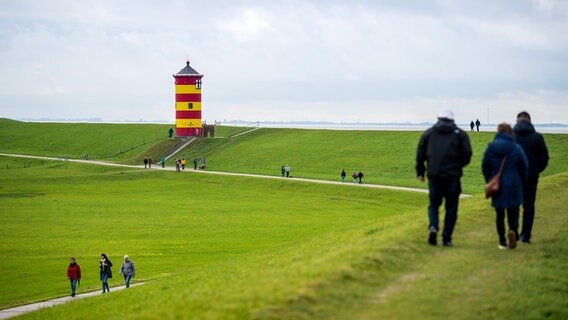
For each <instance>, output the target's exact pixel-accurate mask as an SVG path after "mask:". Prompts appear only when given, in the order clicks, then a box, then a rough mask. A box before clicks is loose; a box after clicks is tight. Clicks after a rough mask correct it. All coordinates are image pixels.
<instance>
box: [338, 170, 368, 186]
mask: <svg viewBox="0 0 568 320" xmlns="http://www.w3.org/2000/svg"><path fill="white" fill-rule="evenodd" d="M364 176H365V175H364V174H363V171H361V170H359V171H353V174H352V175H351V178H352V179H353V183H354V184H357V183H359V184H363V177H364ZM340 177H341V182H345V179H346V178H347V173H346V172H345V169H343V170H341V174H340Z"/></svg>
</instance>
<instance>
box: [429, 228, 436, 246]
mask: <svg viewBox="0 0 568 320" xmlns="http://www.w3.org/2000/svg"><path fill="white" fill-rule="evenodd" d="M436 237H437V233H436V229H434V228H430V234H429V235H428V243H429V244H431V245H433V246H435V245H437V244H438V240H437V239H436Z"/></svg>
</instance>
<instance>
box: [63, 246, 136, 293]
mask: <svg viewBox="0 0 568 320" xmlns="http://www.w3.org/2000/svg"><path fill="white" fill-rule="evenodd" d="M111 268H112V262H111V261H110V259H109V258H108V257H107V255H106V254H104V253H102V254H101V260H100V261H99V274H100V279H101V283H102V287H103V293H105V292H110V288H109V285H108V279H110V278H112V269H111ZM119 274H120V275H122V276H123V277H124V284H125V286H126V288H129V287H130V280H132V278H134V276H135V275H136V269H135V268H134V262H132V260H130V257H128V255H125V256H124V260H123V261H122V265H121V266H120V269H119ZM67 278H68V279H69V281H70V283H71V297H75V292H76V290H77V285H79V284H80V282H81V267H80V266H79V264H78V263H77V261H76V260H75V258H73V257H72V258H71V259H70V263H69V266H68V267H67Z"/></svg>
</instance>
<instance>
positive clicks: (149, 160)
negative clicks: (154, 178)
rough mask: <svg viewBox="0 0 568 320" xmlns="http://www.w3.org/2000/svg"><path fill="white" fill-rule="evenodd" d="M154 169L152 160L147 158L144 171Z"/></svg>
mask: <svg viewBox="0 0 568 320" xmlns="http://www.w3.org/2000/svg"><path fill="white" fill-rule="evenodd" d="M148 168H150V169H152V158H150V157H145V158H144V169H148Z"/></svg>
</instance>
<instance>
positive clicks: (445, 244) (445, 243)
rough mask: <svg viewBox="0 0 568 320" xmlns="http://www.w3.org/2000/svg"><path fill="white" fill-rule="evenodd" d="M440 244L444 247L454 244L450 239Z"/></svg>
mask: <svg viewBox="0 0 568 320" xmlns="http://www.w3.org/2000/svg"><path fill="white" fill-rule="evenodd" d="M442 245H443V246H444V247H453V246H454V245H453V244H452V242H451V241H448V242H446V241H444V243H442Z"/></svg>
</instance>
